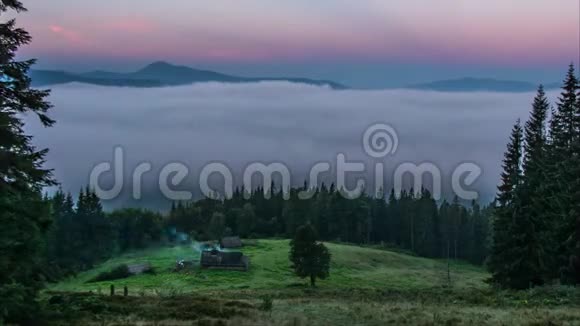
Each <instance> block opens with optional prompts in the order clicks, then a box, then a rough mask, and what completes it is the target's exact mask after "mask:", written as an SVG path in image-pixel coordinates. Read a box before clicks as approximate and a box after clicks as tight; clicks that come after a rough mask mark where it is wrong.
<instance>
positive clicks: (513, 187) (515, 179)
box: [488, 120, 525, 287]
mask: <svg viewBox="0 0 580 326" xmlns="http://www.w3.org/2000/svg"><path fill="white" fill-rule="evenodd" d="M522 143H523V131H522V127H521V125H520V121H519V120H518V122H517V123H516V124H515V125H514V127H513V129H512V132H511V137H510V143H509V144H508V146H507V151H506V153H505V154H504V160H503V165H502V168H503V173H502V174H501V183H500V186H499V187H498V194H497V197H496V200H497V206H496V209H495V213H494V219H493V244H492V247H491V255H490V257H489V261H488V267H489V269H490V271H491V273H492V282H493V283H496V284H499V285H502V286H507V287H515V286H520V284H516V283H518V280H517V279H518V278H519V275H518V274H519V272H520V271H519V268H517V266H514V264H513V262H514V260H517V259H519V257H518V256H517V253H515V252H514V251H515V249H516V248H515V239H514V237H513V232H514V231H515V218H516V215H517V214H518V210H519V200H518V196H517V192H518V190H519V187H520V185H521V184H522V170H521V160H522ZM524 283H525V282H524ZM524 287H525V286H524Z"/></svg>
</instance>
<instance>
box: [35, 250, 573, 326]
mask: <svg viewBox="0 0 580 326" xmlns="http://www.w3.org/2000/svg"><path fill="white" fill-rule="evenodd" d="M327 246H328V247H329V249H330V252H331V254H332V265H331V276H330V278H329V279H327V280H323V281H320V282H319V287H318V288H316V289H311V288H309V287H308V286H307V281H306V280H301V279H299V278H296V277H295V276H294V275H292V273H291V272H290V268H289V262H288V250H289V247H288V241H285V240H260V241H259V242H258V243H257V245H255V246H248V247H245V248H244V249H243V251H244V253H245V254H246V255H248V256H249V257H250V258H251V263H250V264H251V266H250V270H249V271H248V272H238V271H215V270H199V269H194V270H192V271H189V272H179V273H177V272H174V271H173V268H174V266H175V262H176V260H178V259H195V258H199V257H196V256H198V254H196V253H195V252H194V251H193V249H192V248H190V247H174V248H157V249H150V250H145V251H140V252H134V253H129V254H126V255H123V256H120V257H117V258H114V259H111V260H109V261H107V262H105V263H104V264H102V265H101V266H98V267H97V268H95V269H93V270H91V271H87V272H85V273H81V274H79V275H77V276H76V277H74V278H70V279H68V280H65V281H63V282H61V283H59V284H55V285H53V286H51V287H50V288H49V289H48V290H47V291H46V293H45V296H44V297H45V304H46V305H47V307H48V309H47V310H48V311H50V312H51V315H49V316H47V318H46V319H47V320H50V321H51V324H63V325H64V324H66V325H69V324H78V325H88V324H91V323H96V324H98V325H134V324H140V325H181V324H183V325H192V324H193V325H277V326H279V325H389V324H392V325H400V324H407V325H580V291H579V290H577V289H574V288H565V287H546V288H539V289H533V290H529V291H519V292H511V291H498V290H494V289H492V288H491V287H489V286H488V285H486V284H485V283H484V282H483V281H484V280H485V279H486V278H487V277H488V274H487V273H486V272H485V271H483V270H482V269H481V268H479V267H476V266H472V265H469V264H464V263H452V265H451V280H452V283H451V286H449V284H448V282H447V264H446V262H443V261H437V260H431V259H425V258H419V257H414V256H409V255H405V254H400V253H395V252H391V251H386V250H380V249H370V248H362V247H357V246H349V245H340V244H331V243H329V244H327ZM143 262H149V263H151V264H152V265H153V267H154V268H155V270H156V274H155V275H139V276H134V277H130V278H127V279H123V280H117V281H112V282H100V283H87V281H88V280H90V279H92V278H93V277H94V276H96V275H97V274H98V273H100V272H103V271H108V270H110V269H112V268H114V267H115V266H118V265H119V264H132V263H143ZM111 284H113V285H115V287H116V288H117V289H118V290H121V289H122V287H123V286H125V285H126V286H127V287H128V288H129V296H128V297H122V296H114V297H111V296H109V295H108V289H109V286H110V285H111ZM119 292H121V291H118V293H119Z"/></svg>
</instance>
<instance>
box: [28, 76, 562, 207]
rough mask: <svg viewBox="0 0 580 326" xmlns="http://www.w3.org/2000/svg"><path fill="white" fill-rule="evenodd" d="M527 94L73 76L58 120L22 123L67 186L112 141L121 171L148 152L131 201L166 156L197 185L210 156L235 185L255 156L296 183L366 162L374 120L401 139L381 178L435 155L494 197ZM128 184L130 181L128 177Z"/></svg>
mask: <svg viewBox="0 0 580 326" xmlns="http://www.w3.org/2000/svg"><path fill="white" fill-rule="evenodd" d="M552 95H554V94H552ZM533 96H534V94H531V93H528V94H525V93H524V94H522V93H518V94H509V93H453V94H450V93H437V92H423V91H409V90H388V91H358V90H347V91H333V90H330V89H326V88H320V87H311V86H306V85H298V84H290V83H282V82H280V83H278V82H276V83H257V84H231V85H229V84H228V85H225V84H217V83H216V84H211V83H210V84H198V85H192V86H183V87H168V88H156V89H138V88H114V87H98V86H89V85H84V84H69V85H63V86H57V87H54V88H53V92H52V95H51V98H50V100H51V101H52V103H53V104H54V106H55V107H54V109H53V117H54V118H55V119H56V120H57V124H56V125H55V126H54V127H53V128H48V129H45V128H41V127H40V126H39V125H38V123H36V122H34V123H31V124H30V125H29V130H30V133H32V134H33V135H35V142H36V144H37V145H38V146H40V147H48V148H50V150H51V151H50V154H49V155H48V162H47V165H48V166H49V167H50V168H54V169H55V176H56V177H57V179H58V180H59V181H60V182H61V184H62V187H63V189H65V190H69V191H72V192H77V191H78V189H80V188H81V187H82V186H83V185H85V184H87V182H88V180H89V174H90V171H91V169H92V168H93V167H94V166H95V165H96V164H98V163H101V162H104V161H112V155H113V149H114V147H115V146H121V147H122V148H123V149H124V150H125V174H126V176H127V178H128V176H130V175H131V173H132V171H133V169H134V167H135V166H137V165H138V164H139V163H141V162H150V163H151V164H152V165H153V171H152V172H151V173H150V174H147V175H145V177H144V182H145V184H146V187H145V188H147V189H150V191H145V193H144V194H143V199H142V200H141V201H140V202H139V203H132V204H137V205H140V206H145V207H156V206H157V207H158V205H159V197H160V194H159V192H158V191H157V190H156V189H155V188H156V185H157V179H158V171H159V170H160V169H161V168H162V167H163V166H164V165H165V164H167V163H171V162H181V163H183V164H185V165H187V166H188V167H189V169H190V178H188V179H187V181H186V183H187V184H184V185H182V187H181V188H184V189H189V190H192V191H195V192H197V193H199V187H198V186H197V181H196V180H197V177H198V175H199V172H200V171H201V168H202V167H203V166H204V165H205V164H207V163H210V162H216V161H218V162H223V163H225V164H226V165H228V166H229V167H230V169H231V170H232V172H233V173H234V176H235V180H236V183H240V182H241V174H242V172H243V170H244V168H245V167H246V166H247V165H248V164H250V163H252V162H256V161H258V162H264V163H269V162H283V163H285V164H286V165H287V166H288V167H289V168H290V170H291V171H292V173H293V174H292V178H293V180H292V182H293V183H294V184H302V182H303V181H304V179H305V177H306V176H307V173H306V172H307V171H309V169H310V167H311V166H312V165H313V164H315V163H316V162H320V161H325V162H329V163H331V165H333V166H334V165H335V162H336V155H337V154H338V153H344V154H345V155H346V157H347V160H349V161H350V160H352V161H358V160H362V161H365V162H366V163H367V164H368V166H369V167H372V166H373V165H372V164H374V163H376V162H378V161H377V160H374V159H372V158H370V157H369V156H368V155H366V154H365V152H364V150H363V146H362V135H363V133H364V131H365V129H366V128H367V127H369V126H370V125H372V124H375V123H387V124H389V125H391V126H392V127H394V128H395V129H396V131H397V133H398V137H399V147H398V151H397V152H396V153H395V154H394V155H391V156H388V157H386V158H385V159H383V160H382V162H384V163H385V165H386V166H387V170H388V171H387V173H386V174H385V177H386V185H387V187H390V186H392V171H393V167H396V166H397V165H398V164H400V163H402V162H413V163H417V164H418V163H421V162H432V163H434V164H436V165H437V166H438V167H439V168H440V169H441V171H442V172H443V175H444V179H443V184H444V187H445V188H446V187H448V186H449V185H450V182H451V181H450V179H449V174H450V173H451V172H452V171H453V169H454V168H455V167H456V166H457V165H458V164H460V163H463V162H474V163H476V164H478V165H479V166H480V167H481V168H482V169H483V174H482V176H481V177H480V179H479V180H478V182H477V183H476V184H475V185H474V187H475V188H477V189H478V190H479V191H480V192H481V195H482V199H483V200H489V199H490V198H491V197H492V196H493V194H494V192H495V187H496V184H497V181H498V179H499V177H498V176H499V173H500V164H501V159H502V156H503V151H504V149H505V144H506V142H507V140H508V136H509V132H510V129H511V126H512V124H513V123H514V122H515V120H516V119H518V118H522V119H523V120H525V119H526V117H527V115H528V112H529V110H530V108H531V102H532V99H533ZM370 170H372V168H371V169H370ZM126 188H127V189H125V190H127V191H129V192H130V191H131V189H130V183H129V184H128V185H127V187H126ZM125 195H127V194H125ZM125 199H126V198H125ZM108 204H109V206H121V205H123V204H127V202H126V201H125V200H124V199H119V200H117V201H113V202H111V203H108Z"/></svg>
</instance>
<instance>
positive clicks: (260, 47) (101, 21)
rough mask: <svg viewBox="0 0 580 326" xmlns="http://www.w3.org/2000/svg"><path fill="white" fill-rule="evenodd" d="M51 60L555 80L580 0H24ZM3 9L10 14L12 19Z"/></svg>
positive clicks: (34, 48)
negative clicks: (163, 62)
mask: <svg viewBox="0 0 580 326" xmlns="http://www.w3.org/2000/svg"><path fill="white" fill-rule="evenodd" d="M24 3H25V5H26V6H27V7H28V9H29V12H28V13H25V14H22V15H19V17H18V22H19V23H20V25H21V26H24V27H25V28H26V29H27V30H29V31H30V32H31V34H32V36H33V37H34V41H33V43H32V44H31V45H30V46H28V47H26V48H25V49H23V50H22V52H21V55H22V56H33V57H37V58H39V59H40V62H39V66H40V67H42V68H57V69H68V70H75V71H82V70H92V69H114V70H134V69H137V68H139V67H140V66H142V65H145V64H147V63H150V62H152V61H157V60H165V61H170V62H173V63H178V64H186V65H190V66H194V67H200V68H212V69H216V70H221V71H223V72H227V73H236V74H243V75H253V76H256V75H273V74H277V75H280V74H283V75H294V76H304V77H316V78H328V79H334V80H337V81H339V82H345V83H347V84H354V85H353V86H372V85H379V84H380V85H383V86H389V85H391V84H396V83H399V84H401V83H411V82H416V81H429V80H434V79H441V78H454V77H461V76H466V75H471V76H474V75H475V76H476V77H478V76H481V77H496V78H503V79H506V78H510V77H512V78H511V79H521V80H527V81H536V82H540V81H541V82H553V81H557V80H559V79H560V76H561V75H562V73H563V72H564V71H565V69H566V65H567V64H568V63H570V62H572V61H576V62H577V61H578V57H579V52H580V50H579V42H580V35H579V33H580V32H579V30H580V25H579V24H580V1H579V0H550V1H546V0H510V1H505V0H473V1H457V0H437V1H434V0H405V1H402V0H401V1H388V0H356V1H353V0H317V1H312V0H293V1H271V0H212V1H198V0H194V1H183V0H164V1H158V0H100V1H70V0H52V1H46V0H26V1H24ZM2 19H5V18H2Z"/></svg>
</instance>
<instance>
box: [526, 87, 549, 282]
mask: <svg viewBox="0 0 580 326" xmlns="http://www.w3.org/2000/svg"><path fill="white" fill-rule="evenodd" d="M549 109H550V104H549V102H548V99H547V98H546V94H545V92H544V88H543V87H542V86H540V87H539V88H538V93H537V95H536V97H535V98H534V102H533V105H532V111H531V115H530V118H529V120H528V121H527V122H526V125H525V131H524V135H525V137H524V138H525V141H524V159H523V182H522V186H521V187H520V189H519V199H520V208H519V213H518V217H519V218H521V219H523V223H526V229H527V230H529V231H528V232H532V233H533V234H527V235H526V236H528V238H529V240H527V241H533V242H534V243H528V247H529V248H533V247H535V248H537V249H538V251H536V252H535V254H534V253H531V252H529V254H531V255H535V256H536V260H537V264H538V266H537V268H536V269H537V270H542V269H543V270H544V271H545V272H546V275H543V277H544V278H550V277H551V276H550V275H549V274H551V273H549V272H548V270H550V269H551V268H550V266H551V265H552V264H553V263H552V262H551V260H552V259H551V257H552V256H553V253H554V252H553V246H552V245H551V244H552V243H553V239H552V237H553V231H552V230H553V228H554V223H553V222H552V219H551V218H550V216H549V215H548V214H546V210H547V207H548V205H549V203H548V202H547V201H546V197H547V196H545V195H544V194H545V193H547V191H546V189H544V186H545V185H546V184H548V183H549V182H548V180H546V174H545V172H546V171H548V169H547V166H548V165H547V164H548V162H547V151H548V144H547V132H546V121H547V115H548V111H549ZM540 266H541V267H540Z"/></svg>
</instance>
